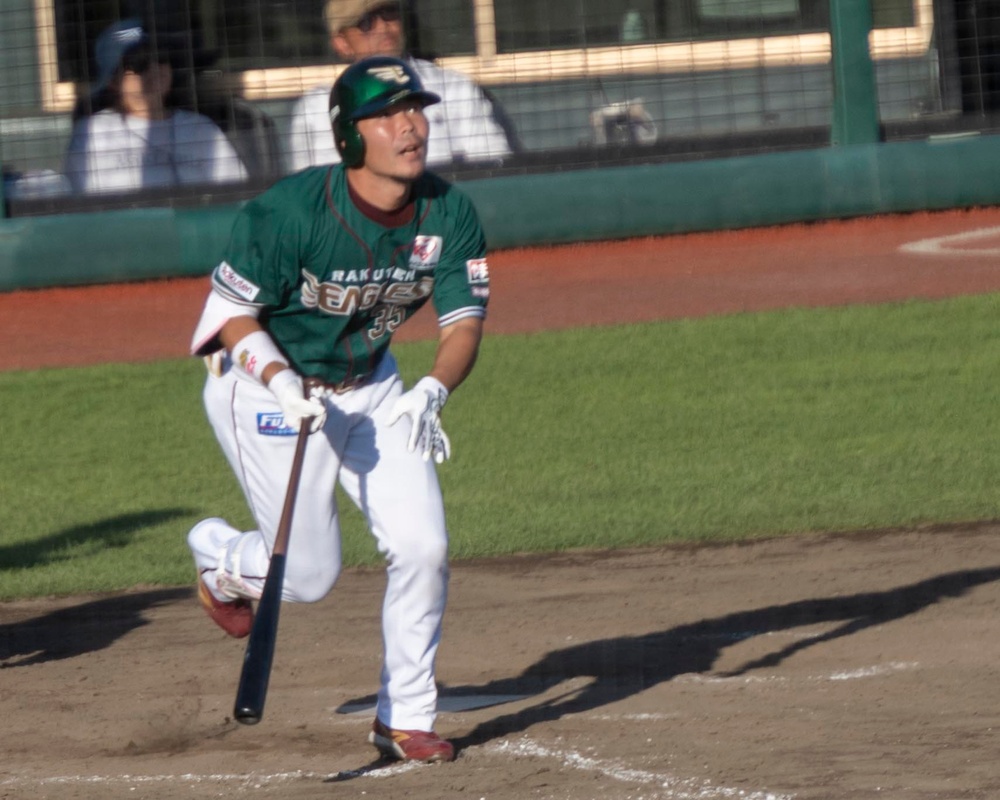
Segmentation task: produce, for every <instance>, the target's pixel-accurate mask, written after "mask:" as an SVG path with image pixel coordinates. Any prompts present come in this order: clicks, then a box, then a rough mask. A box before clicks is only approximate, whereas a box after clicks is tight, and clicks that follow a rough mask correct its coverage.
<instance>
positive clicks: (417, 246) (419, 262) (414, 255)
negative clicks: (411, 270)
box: [410, 233, 444, 269]
mask: <svg viewBox="0 0 1000 800" xmlns="http://www.w3.org/2000/svg"><path fill="white" fill-rule="evenodd" d="M443 247H444V239H443V238H442V237H440V236H427V235H426V234H422V233H421V234H418V235H417V237H416V238H415V239H414V240H413V250H411V251H410V266H411V267H416V268H417V269H429V268H431V267H436V266H437V263H438V261H440V260H441V250H442V249H443Z"/></svg>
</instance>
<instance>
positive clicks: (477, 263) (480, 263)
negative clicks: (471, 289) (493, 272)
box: [465, 258, 490, 285]
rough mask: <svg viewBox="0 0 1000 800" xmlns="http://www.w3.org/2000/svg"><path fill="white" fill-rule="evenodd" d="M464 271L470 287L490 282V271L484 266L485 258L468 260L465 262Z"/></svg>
mask: <svg viewBox="0 0 1000 800" xmlns="http://www.w3.org/2000/svg"><path fill="white" fill-rule="evenodd" d="M465 271H466V273H467V274H468V276H469V283H470V284H471V285H476V284H480V285H482V284H486V283H489V282H490V270H489V267H487V266H486V259H485V258H470V259H469V260H468V261H466V262H465Z"/></svg>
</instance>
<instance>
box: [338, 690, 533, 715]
mask: <svg viewBox="0 0 1000 800" xmlns="http://www.w3.org/2000/svg"><path fill="white" fill-rule="evenodd" d="M528 696H529V695H526V694H456V695H441V696H440V697H438V702H437V710H438V711H443V712H446V713H447V712H452V713H454V712H459V711H472V710H473V709H475V708H489V707H490V706H499V705H503V704H504V703H514V702H517V701H518V700H524V698H526V697H528ZM374 711H375V703H373V702H369V703H345V704H344V705H342V706H340V707H339V708H337V713H338V714H371V713H372V712H374Z"/></svg>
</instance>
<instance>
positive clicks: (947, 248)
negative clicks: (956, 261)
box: [899, 228, 1000, 256]
mask: <svg viewBox="0 0 1000 800" xmlns="http://www.w3.org/2000/svg"><path fill="white" fill-rule="evenodd" d="M994 237H1000V228H975V229H973V230H971V231H963V232H962V233H952V234H949V235H948V236H935V237H934V238H932V239H920V240H918V241H916V242H907V243H906V244H901V245H900V246H899V251H900V252H901V253H910V254H914V255H921V256H996V255H1000V247H979V248H973V247H962V245H964V244H966V243H967V242H975V241H978V240H979V239H990V238H994Z"/></svg>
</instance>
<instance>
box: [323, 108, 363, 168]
mask: <svg viewBox="0 0 1000 800" xmlns="http://www.w3.org/2000/svg"><path fill="white" fill-rule="evenodd" d="M330 116H331V117H332V118H333V119H332V122H333V141H334V144H335V145H336V146H337V152H338V153H340V158H341V160H342V161H343V162H344V165H345V166H348V167H360V166H361V165H362V164H363V163H364V161H365V140H364V139H362V138H361V132H360V131H359V130H358V126H357V123H355V122H353V121H349V120H344V119H343V116H342V115H341V114H337V113H331V115H330Z"/></svg>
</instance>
